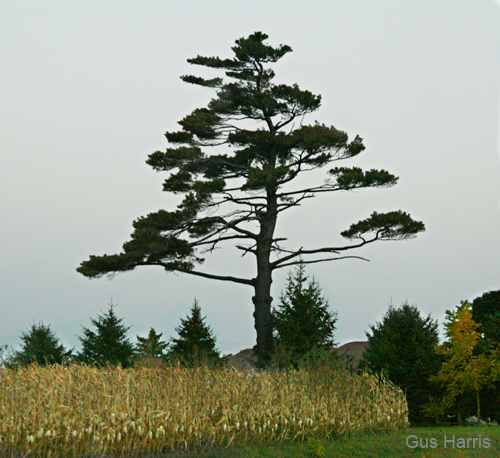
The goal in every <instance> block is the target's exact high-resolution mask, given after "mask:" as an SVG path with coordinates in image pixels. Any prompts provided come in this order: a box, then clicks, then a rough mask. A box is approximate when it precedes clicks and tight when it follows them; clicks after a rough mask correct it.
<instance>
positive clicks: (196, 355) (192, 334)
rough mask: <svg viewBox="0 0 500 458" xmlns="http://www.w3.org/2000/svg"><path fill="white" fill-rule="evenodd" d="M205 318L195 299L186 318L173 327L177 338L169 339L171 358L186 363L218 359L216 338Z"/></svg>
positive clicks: (212, 361) (210, 361) (209, 361)
mask: <svg viewBox="0 0 500 458" xmlns="http://www.w3.org/2000/svg"><path fill="white" fill-rule="evenodd" d="M205 318H206V317H202V316H201V308H200V306H199V305H198V301H197V300H196V299H195V300H194V304H193V306H192V307H191V314H190V315H189V316H188V317H187V318H186V319H182V318H181V325H180V326H178V327H177V328H175V330H176V331H177V333H178V334H179V338H178V339H174V338H171V339H170V340H171V341H172V345H171V350H170V354H169V356H170V357H172V359H178V360H180V361H181V362H182V363H186V364H188V365H192V364H199V363H203V362H208V363H214V362H217V361H219V358H220V354H219V351H218V350H217V349H216V348H215V345H216V339H215V337H214V335H213V333H212V330H211V329H210V327H209V326H208V325H206V324H205Z"/></svg>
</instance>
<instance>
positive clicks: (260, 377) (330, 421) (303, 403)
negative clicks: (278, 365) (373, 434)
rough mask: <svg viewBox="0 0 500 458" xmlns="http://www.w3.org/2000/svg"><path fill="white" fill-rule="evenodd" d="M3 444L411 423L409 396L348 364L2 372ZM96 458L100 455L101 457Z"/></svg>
mask: <svg viewBox="0 0 500 458" xmlns="http://www.w3.org/2000/svg"><path fill="white" fill-rule="evenodd" d="M0 409H1V413H0V450H2V451H3V452H5V453H7V454H14V453H15V454H16V456H19V454H21V456H37V455H38V456H50V455H52V456H83V455H85V454H90V453H94V454H96V453H97V454H99V455H101V456H106V455H108V456H110V455H113V456H125V455H126V454H132V453H137V454H140V453H143V452H144V453H146V452H148V453H161V452H167V451H169V450H176V449H186V448H191V447H193V448H196V447H200V448H201V447H205V446H212V445H216V446H217V445H227V446H229V445H230V444H232V443H246V442H247V441H257V442H266V443H269V442H277V441H283V440H294V439H295V440H302V439H304V438H306V437H308V436H316V437H326V438H328V437H334V436H338V435H341V434H344V433H348V432H358V431H360V432H361V431H367V430H379V429H384V430H387V429H399V428H402V427H406V426H407V414H408V408H407V404H406V400H405V398H404V395H403V393H402V392H401V390H400V389H399V388H396V387H395V386H393V385H392V384H390V383H389V382H386V381H384V380H382V379H379V378H376V377H374V376H372V375H368V374H363V375H353V374H350V373H348V372H347V371H345V370H341V369H338V370H331V371H329V372H326V371H325V372H316V373H315V372H311V371H306V370H287V371H274V372H264V371H263V372H255V371H254V372H248V371H247V372H241V371H237V370H235V369H229V368H219V369H209V368H203V367H199V368H190V369H188V368H182V367H166V368H161V369H160V368H145V367H142V368H137V367H136V368H130V369H121V368H111V367H108V368H92V367H83V366H77V365H71V366H66V367H64V366H49V367H40V366H36V365H32V366H28V367H19V368H17V369H0ZM94 456H95V455H94Z"/></svg>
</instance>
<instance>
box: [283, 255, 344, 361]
mask: <svg viewBox="0 0 500 458" xmlns="http://www.w3.org/2000/svg"><path fill="white" fill-rule="evenodd" d="M273 318H274V326H275V338H276V342H277V345H278V346H279V347H281V348H282V349H283V350H284V351H285V352H286V353H289V354H291V355H292V356H293V360H299V359H301V358H303V357H305V356H307V355H308V354H310V353H313V352H314V351H315V350H325V349H332V348H333V346H334V331H335V323H336V322H337V314H336V313H335V312H331V311H330V309H329V303H328V300H327V299H326V298H325V297H324V296H323V295H322V294H321V287H320V285H319V283H318V282H317V281H316V280H315V279H314V277H313V278H312V279H309V276H308V275H306V271H305V266H304V264H299V265H298V266H297V267H296V269H295V272H290V273H289V275H288V279H287V284H286V288H285V291H284V292H283V293H282V294H281V298H280V304H279V305H278V307H277V308H276V309H274V310H273Z"/></svg>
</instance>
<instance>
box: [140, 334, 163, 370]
mask: <svg viewBox="0 0 500 458" xmlns="http://www.w3.org/2000/svg"><path fill="white" fill-rule="evenodd" d="M162 335H163V334H157V332H156V331H155V330H154V328H151V329H150V331H149V334H148V337H139V336H137V344H136V346H135V354H136V358H137V359H138V360H139V361H143V362H145V363H146V364H148V363H154V361H156V360H164V359H165V356H166V352H167V350H168V342H163V341H161V340H160V338H161V336H162Z"/></svg>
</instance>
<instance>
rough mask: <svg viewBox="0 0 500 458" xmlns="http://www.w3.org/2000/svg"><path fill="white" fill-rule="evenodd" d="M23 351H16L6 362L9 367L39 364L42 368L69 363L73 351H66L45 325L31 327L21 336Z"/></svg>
mask: <svg viewBox="0 0 500 458" xmlns="http://www.w3.org/2000/svg"><path fill="white" fill-rule="evenodd" d="M21 340H22V341H23V343H22V344H21V351H16V352H15V353H14V354H13V356H12V357H11V358H9V360H8V361H7V362H6V365H7V366H15V365H21V366H27V365H28V364H32V363H37V364H39V365H41V366H46V365H49V364H63V363H65V362H69V360H70V358H71V352H72V350H66V349H65V348H64V347H63V345H62V344H61V343H60V342H59V339H58V338H57V337H56V335H55V333H54V332H53V331H52V330H51V329H50V325H49V326H45V325H44V324H43V323H39V324H35V323H33V324H32V325H31V328H30V329H29V331H27V332H23V333H22V335H21Z"/></svg>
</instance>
